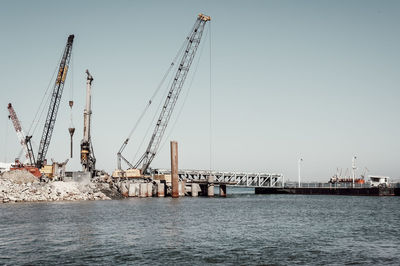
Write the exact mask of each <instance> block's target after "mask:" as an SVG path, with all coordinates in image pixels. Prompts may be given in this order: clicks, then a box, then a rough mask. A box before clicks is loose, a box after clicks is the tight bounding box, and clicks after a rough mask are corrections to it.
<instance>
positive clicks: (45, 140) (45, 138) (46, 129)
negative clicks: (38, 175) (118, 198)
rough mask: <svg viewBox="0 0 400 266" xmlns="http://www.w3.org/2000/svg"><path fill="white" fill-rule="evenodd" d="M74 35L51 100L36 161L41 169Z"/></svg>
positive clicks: (60, 68)
mask: <svg viewBox="0 0 400 266" xmlns="http://www.w3.org/2000/svg"><path fill="white" fill-rule="evenodd" d="M73 41H74V35H69V36H68V40H67V44H66V46H65V49H64V53H63V57H62V59H61V62H60V67H59V70H58V75H57V78H56V81H55V83H54V88H53V93H52V96H51V100H50V106H49V110H48V112H47V116H46V122H45V124H44V128H43V133H42V138H41V140H40V145H39V152H38V156H37V161H36V167H38V168H41V167H42V166H43V163H44V160H45V158H46V154H47V150H48V149H49V145H50V140H51V135H52V133H53V129H54V125H55V122H56V118H57V112H58V107H59V106H60V101H61V96H62V92H63V89H64V83H65V79H66V77H67V72H68V66H69V61H70V59H71V52H72V43H73Z"/></svg>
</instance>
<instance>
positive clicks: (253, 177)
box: [154, 169, 283, 187]
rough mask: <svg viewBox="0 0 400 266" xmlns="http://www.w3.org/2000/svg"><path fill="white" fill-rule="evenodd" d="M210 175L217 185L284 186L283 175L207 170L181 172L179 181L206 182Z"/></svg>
mask: <svg viewBox="0 0 400 266" xmlns="http://www.w3.org/2000/svg"><path fill="white" fill-rule="evenodd" d="M170 173H171V171H170V170H167V169H155V170H154V174H170ZM210 174H211V175H212V176H213V178H214V182H215V183H230V184H232V183H234V185H232V186H237V187H278V186H279V187H281V186H282V185H283V175H282V174H270V173H243V172H219V171H211V172H210V171H207V170H179V171H178V176H179V179H181V180H183V179H186V180H188V181H206V180H208V177H209V176H210Z"/></svg>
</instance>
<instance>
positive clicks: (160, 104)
mask: <svg viewBox="0 0 400 266" xmlns="http://www.w3.org/2000/svg"><path fill="white" fill-rule="evenodd" d="M194 27H195V26H193V28H194ZM193 28H192V30H191V31H190V32H189V33H188V34H187V37H186V39H185V40H184V41H183V43H182V46H181V48H180V49H179V50H178V53H177V54H176V56H175V58H174V62H176V60H178V57H180V56H181V55H182V54H183V48H184V47H186V46H187V43H188V41H189V39H190V34H191V33H192V32H193ZM172 67H173V64H171V68H172ZM170 70H171V69H169V71H170ZM165 78H166V76H165ZM165 78H164V80H165ZM172 82H173V78H172V79H171V80H170V81H169V82H168V85H167V88H170V87H171V84H172ZM160 85H161V84H160ZM168 93H169V90H165V92H164V95H163V97H162V98H161V99H160V102H159V104H158V107H157V109H156V112H154V115H153V118H152V119H151V122H150V123H149V125H148V127H147V129H146V133H145V134H144V136H143V138H142V141H141V142H140V145H139V147H138V149H137V150H136V153H135V155H134V157H133V159H132V161H133V162H135V161H136V158H137V156H138V154H139V151H140V150H141V148H142V146H143V144H144V142H145V140H146V137H147V135H148V133H149V131H150V129H151V127H152V126H153V125H154V121H155V120H156V118H157V115H158V110H161V106H162V105H163V103H164V99H165V98H166V96H167V94H168Z"/></svg>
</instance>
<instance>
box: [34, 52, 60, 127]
mask: <svg viewBox="0 0 400 266" xmlns="http://www.w3.org/2000/svg"><path fill="white" fill-rule="evenodd" d="M61 57H62V55H61V56H60V58H59V60H58V62H57V65H56V67H55V69H54V72H53V75H52V76H51V79H50V81H49V84H48V85H47V88H46V90H45V92H44V95H43V98H42V100H41V102H40V104H39V107H38V109H37V111H36V113H35V116H34V117H33V120H32V123H31V125H30V126H29V130H28V132H27V135H33V134H34V133H35V132H36V129H37V126H38V125H39V121H40V120H41V118H42V117H43V113H44V111H45V109H46V108H45V106H46V105H44V104H43V103H44V100H45V99H47V100H46V103H47V102H49V101H50V97H51V93H49V94H48V92H49V89H50V85H51V83H52V82H53V80H54V76H55V74H56V73H57V71H58V69H59V62H60V61H61ZM47 94H48V95H47ZM46 95H47V97H46ZM39 112H40V115H39ZM38 115H39V116H38ZM36 119H37V120H36ZM35 121H36V124H35ZM33 126H34V128H33V131H32V132H31V130H32V127H33Z"/></svg>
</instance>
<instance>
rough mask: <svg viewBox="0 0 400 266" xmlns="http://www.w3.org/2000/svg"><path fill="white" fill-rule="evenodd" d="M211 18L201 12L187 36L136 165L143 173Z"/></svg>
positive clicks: (158, 144)
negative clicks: (180, 56)
mask: <svg viewBox="0 0 400 266" xmlns="http://www.w3.org/2000/svg"><path fill="white" fill-rule="evenodd" d="M210 20H211V18H210V17H209V16H206V15H203V14H199V15H198V17H197V19H196V22H195V24H194V27H193V29H192V31H191V33H190V34H189V36H188V37H187V44H186V49H185V51H184V52H183V55H182V58H181V60H180V63H179V65H178V70H177V72H176V74H175V77H174V79H173V81H172V84H171V87H170V89H169V92H168V95H167V98H166V99H165V102H164V105H163V107H162V109H161V113H160V115H159V118H158V120H157V124H156V126H155V128H154V131H153V135H152V136H151V139H150V142H149V144H148V146H147V149H146V152H145V153H144V154H143V155H142V157H141V158H140V159H139V161H138V162H137V163H136V164H135V165H134V168H138V167H139V166H140V165H142V167H141V172H142V174H144V173H145V172H146V170H147V169H148V168H149V166H150V164H151V162H152V160H153V159H154V157H155V155H156V153H157V150H158V148H159V146H160V143H161V139H162V137H163V135H164V132H165V129H166V128H167V126H168V122H169V120H170V118H171V114H172V111H173V110H174V107H175V104H176V101H177V100H178V96H179V93H180V92H181V89H182V87H183V84H184V82H185V79H186V77H187V74H188V72H189V69H190V66H191V64H192V62H193V59H194V56H195V54H196V51H197V48H198V47H199V44H200V40H201V37H202V35H203V31H204V27H205V24H206V22H207V21H210Z"/></svg>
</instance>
